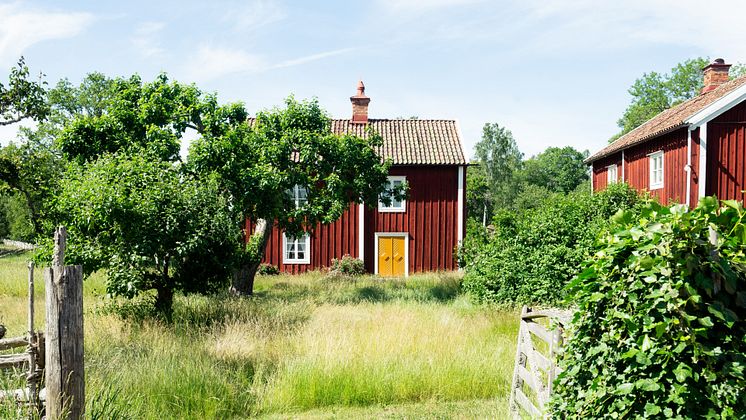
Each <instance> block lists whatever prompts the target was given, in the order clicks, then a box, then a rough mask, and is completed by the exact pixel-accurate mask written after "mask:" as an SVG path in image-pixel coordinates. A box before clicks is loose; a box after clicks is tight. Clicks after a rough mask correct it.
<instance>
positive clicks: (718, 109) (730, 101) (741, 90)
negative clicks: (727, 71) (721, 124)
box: [684, 85, 746, 128]
mask: <svg viewBox="0 0 746 420" xmlns="http://www.w3.org/2000/svg"><path fill="white" fill-rule="evenodd" d="M744 100H746V85H742V86H740V87H738V88H737V89H735V90H733V91H732V92H730V93H729V94H727V95H725V96H723V97H722V98H720V99H718V100H716V101H715V102H713V103H711V104H710V105H707V106H706V107H704V108H702V109H701V110H700V111H699V112H697V113H695V114H693V115H692V116H690V117H689V118H687V119H685V120H684V122H685V123H687V124H690V125H692V126H694V127H695V128H696V127H701V126H702V125H703V124H707V123H708V122H710V121H712V120H713V119H715V118H717V117H718V116H720V114H722V113H723V112H725V111H727V110H729V109H731V108H733V107H734V106H736V105H738V104H739V103H741V102H743V101H744Z"/></svg>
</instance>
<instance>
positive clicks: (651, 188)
mask: <svg viewBox="0 0 746 420" xmlns="http://www.w3.org/2000/svg"><path fill="white" fill-rule="evenodd" d="M661 188H663V184H655V185H651V186H650V191H653V190H660V189H661Z"/></svg>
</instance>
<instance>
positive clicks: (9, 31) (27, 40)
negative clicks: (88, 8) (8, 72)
mask: <svg viewBox="0 0 746 420" xmlns="http://www.w3.org/2000/svg"><path fill="white" fill-rule="evenodd" d="M93 21H94V16H93V15H92V14H90V13H79V12H60V11H46V10H33V9H29V8H27V7H25V5H24V4H22V3H10V4H2V5H0V22H2V24H0V63H2V64H4V66H6V67H7V64H8V63H10V62H13V61H15V60H16V59H17V58H18V56H20V55H21V54H23V52H24V51H25V50H26V49H27V48H28V47H30V46H32V45H34V44H36V43H39V42H42V41H46V40H51V39H59V38H69V37H73V36H75V35H77V34H79V33H80V32H81V31H83V30H84V29H85V28H86V27H87V26H88V25H90V24H91V23H92V22H93Z"/></svg>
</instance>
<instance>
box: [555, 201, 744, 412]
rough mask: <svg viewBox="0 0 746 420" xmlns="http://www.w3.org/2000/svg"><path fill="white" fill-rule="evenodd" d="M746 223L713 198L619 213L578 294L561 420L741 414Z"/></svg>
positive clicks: (558, 393)
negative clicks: (714, 235) (694, 204)
mask: <svg viewBox="0 0 746 420" xmlns="http://www.w3.org/2000/svg"><path fill="white" fill-rule="evenodd" d="M745 220H746V211H745V210H744V208H743V207H742V205H741V203H737V202H735V201H724V202H723V203H722V207H720V208H718V202H717V200H716V199H714V198H705V199H702V200H701V201H700V205H699V206H698V207H697V208H696V209H694V210H691V211H687V209H686V207H684V206H680V205H677V206H673V207H670V208H667V207H663V206H661V205H659V204H657V203H655V202H651V203H649V204H648V205H647V206H645V207H644V208H643V209H642V211H641V213H640V215H639V217H637V216H636V215H634V214H632V213H630V212H619V213H617V215H615V216H614V225H613V229H612V230H611V232H610V233H608V234H606V235H604V236H603V237H602V238H601V239H600V240H599V241H598V244H597V248H596V252H595V254H594V256H593V258H592V259H590V260H589V261H588V263H587V264H586V265H585V269H584V270H583V271H582V273H580V275H579V276H578V277H577V278H576V279H575V280H573V282H572V283H571V284H570V287H569V296H570V297H571V300H572V303H573V304H575V305H577V307H578V310H577V312H576V314H575V317H574V319H573V322H572V325H571V329H570V333H569V334H570V339H569V341H568V343H567V346H566V348H565V353H564V357H563V359H562V361H561V363H560V366H561V367H562V368H563V369H564V372H563V373H562V374H561V375H560V376H559V378H558V380H557V382H556V386H555V389H554V391H555V398H554V400H553V404H552V407H553V408H552V409H553V414H554V415H555V416H556V417H558V418H587V417H589V416H594V415H595V414H597V413H605V414H607V415H609V416H610V417H613V418H615V417H625V418H648V417H666V418H671V417H673V418H743V415H744V413H746V379H745V377H744V369H746V339H744V337H746V322H745V321H744V319H745V318H746V224H744V221H745ZM711 230H714V232H717V234H718V238H717V240H716V244H715V245H712V244H711V242H710V232H711Z"/></svg>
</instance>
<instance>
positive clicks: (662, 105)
mask: <svg viewBox="0 0 746 420" xmlns="http://www.w3.org/2000/svg"><path fill="white" fill-rule="evenodd" d="M708 63H709V60H708V59H707V58H703V57H698V58H692V59H688V60H684V61H682V62H681V63H678V64H677V65H676V66H675V67H674V68H672V69H671V72H670V73H664V74H661V73H658V72H654V71H653V72H650V73H644V74H643V75H642V77H640V78H639V79H637V80H635V82H634V83H633V84H632V86H631V87H630V88H629V90H628V92H629V94H630V95H631V96H632V102H631V103H630V104H629V106H628V107H627V109H626V110H624V114H623V115H622V117H621V118H620V119H619V120H618V121H617V125H618V126H619V128H620V129H621V131H620V132H619V133H618V134H616V135H615V136H613V137H612V138H611V139H610V141H614V140H616V139H617V138H619V137H621V136H622V135H624V134H626V133H628V132H630V131H632V130H634V129H635V128H637V127H638V126H640V125H641V124H642V123H644V122H645V121H647V120H649V119H651V118H653V117H654V116H656V115H657V114H659V113H660V112H662V111H665V110H666V109H668V108H671V107H672V106H674V105H677V104H680V103H681V102H684V101H686V100H688V99H691V98H693V97H695V96H697V95H698V94H699V92H700V91H701V90H702V84H703V79H702V68H704V67H705V66H706V65H707V64H708ZM743 74H746V67H744V66H743V65H739V64H737V65H734V66H733V67H731V71H730V76H731V78H735V77H738V76H741V75H743Z"/></svg>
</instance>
